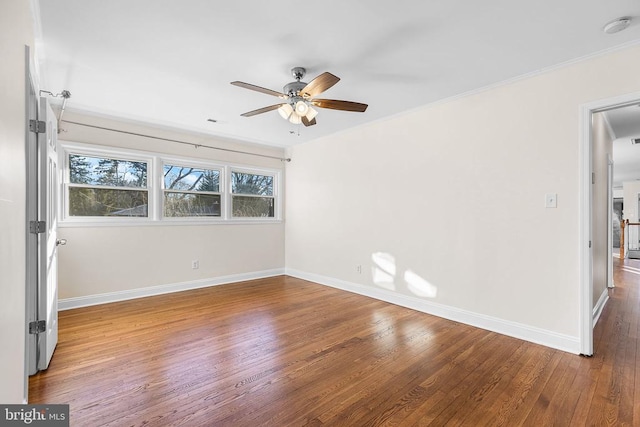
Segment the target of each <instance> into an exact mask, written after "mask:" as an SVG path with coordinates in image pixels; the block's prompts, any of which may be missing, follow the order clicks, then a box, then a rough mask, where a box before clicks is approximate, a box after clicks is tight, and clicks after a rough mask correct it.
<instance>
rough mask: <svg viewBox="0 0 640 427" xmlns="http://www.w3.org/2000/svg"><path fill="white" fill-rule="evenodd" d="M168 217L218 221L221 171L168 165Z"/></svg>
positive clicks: (166, 205)
mask: <svg viewBox="0 0 640 427" xmlns="http://www.w3.org/2000/svg"><path fill="white" fill-rule="evenodd" d="M163 180H164V216H165V217H194V216H210V217H219V216H220V214H221V209H220V171H219V170H216V169H202V168H196V167H187V166H176V165H169V164H165V165H164V167H163Z"/></svg>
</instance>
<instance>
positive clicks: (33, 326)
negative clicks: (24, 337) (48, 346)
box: [29, 320, 47, 334]
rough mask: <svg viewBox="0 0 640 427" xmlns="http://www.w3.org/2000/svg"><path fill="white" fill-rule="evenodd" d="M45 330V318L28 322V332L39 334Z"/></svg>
mask: <svg viewBox="0 0 640 427" xmlns="http://www.w3.org/2000/svg"><path fill="white" fill-rule="evenodd" d="M46 330H47V321H46V320H36V321H33V322H29V333H30V334H41V333H43V332H44V331H46Z"/></svg>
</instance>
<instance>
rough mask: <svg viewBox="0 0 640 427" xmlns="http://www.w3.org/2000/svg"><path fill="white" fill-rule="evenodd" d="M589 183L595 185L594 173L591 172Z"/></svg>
mask: <svg viewBox="0 0 640 427" xmlns="http://www.w3.org/2000/svg"><path fill="white" fill-rule="evenodd" d="M591 183H592V184H595V183H596V173H595V172H591Z"/></svg>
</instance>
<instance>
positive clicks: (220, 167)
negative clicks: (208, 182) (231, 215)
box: [158, 157, 226, 223]
mask: <svg viewBox="0 0 640 427" xmlns="http://www.w3.org/2000/svg"><path fill="white" fill-rule="evenodd" d="M159 163H160V167H159V172H160V186H159V187H160V191H159V197H158V200H159V204H158V215H159V220H162V221H170V222H177V223H181V222H184V221H189V222H192V221H198V222H210V221H220V220H225V219H226V218H225V212H224V211H225V206H226V202H225V200H224V189H225V182H226V174H225V170H226V169H225V165H224V164H221V163H214V162H203V161H202V160H194V159H189V158H184V157H162V158H161V161H160V162H159ZM165 165H171V166H186V167H194V168H200V169H206V170H217V171H218V172H219V173H220V178H219V183H218V192H217V193H214V192H200V191H193V192H192V193H196V194H219V195H220V204H221V205H222V206H221V209H220V216H206V217H202V216H190V217H165V216H164V191H165V188H164V166H165ZM172 191H173V190H172ZM176 192H179V193H180V192H182V193H184V191H179V190H176Z"/></svg>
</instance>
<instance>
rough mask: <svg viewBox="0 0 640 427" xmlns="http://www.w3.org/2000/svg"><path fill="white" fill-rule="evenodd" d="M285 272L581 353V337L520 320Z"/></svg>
mask: <svg viewBox="0 0 640 427" xmlns="http://www.w3.org/2000/svg"><path fill="white" fill-rule="evenodd" d="M285 274H287V275H288V276H292V277H297V278H300V279H304V280H308V281H311V282H315V283H318V284H321V285H326V286H331V287H333V288H337V289H342V290H344V291H348V292H353V293H356V294H359V295H364V296H367V297H371V298H375V299H379V300H382V301H385V302H388V303H391V304H396V305H399V306H402V307H407V308H410V309H413V310H416V311H421V312H423V313H427V314H431V315H434V316H438V317H442V318H445V319H449V320H453V321H455V322H460V323H464V324H467V325H470V326H474V327H477V328H481V329H486V330H488V331H492V332H496V333H499V334H502V335H508V336H510V337H514V338H518V339H521V340H525V341H529V342H533V343H536V344H540V345H544V346H546V347H551V348H555V349H558V350H562V351H566V352H569V353H574V354H580V341H579V339H578V338H577V337H573V336H569V335H563V334H559V333H556V332H552V331H548V330H545V329H541V328H536V327H533V326H529V325H524V324H521V323H517V322H511V321H508V320H503V319H499V318H496V317H492V316H486V315H484V314H479V313H474V312H471V311H468V310H462V309H459V308H455V307H451V306H447V305H443V304H438V303H434V302H430V301H425V300H423V299H420V298H416V297H411V296H408V295H402V294H398V293H396V292H392V291H388V290H386V289H380V288H373V287H370V286H364V285H360V284H357V283H352V282H347V281H344V280H340V279H335V278H332V277H326V276H322V275H318V274H314V273H307V272H304V271H299V270H295V269H290V268H287V269H285Z"/></svg>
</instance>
